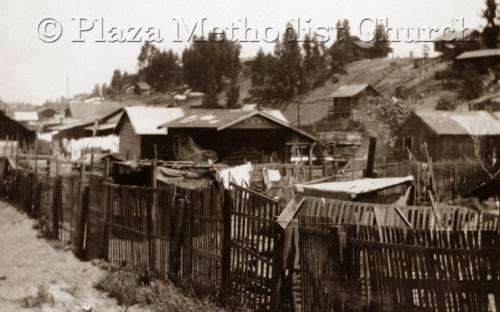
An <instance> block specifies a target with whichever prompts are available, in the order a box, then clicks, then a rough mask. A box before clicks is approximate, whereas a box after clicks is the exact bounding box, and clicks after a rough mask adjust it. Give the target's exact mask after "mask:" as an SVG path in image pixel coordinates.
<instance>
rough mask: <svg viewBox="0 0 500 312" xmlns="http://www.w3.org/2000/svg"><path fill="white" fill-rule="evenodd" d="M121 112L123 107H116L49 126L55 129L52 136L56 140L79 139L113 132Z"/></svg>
mask: <svg viewBox="0 0 500 312" xmlns="http://www.w3.org/2000/svg"><path fill="white" fill-rule="evenodd" d="M122 113H123V109H122V108H118V109H116V110H114V111H112V112H110V113H106V114H104V115H97V116H94V117H93V118H86V119H84V120H74V119H71V122H69V123H67V124H66V123H63V124H61V125H56V126H53V127H51V129H52V130H57V134H55V135H54V136H53V138H54V139H56V140H62V139H81V138H87V137H94V136H106V135H110V134H113V133H114V130H115V127H116V125H117V124H118V120H119V119H120V116H121V114H122Z"/></svg>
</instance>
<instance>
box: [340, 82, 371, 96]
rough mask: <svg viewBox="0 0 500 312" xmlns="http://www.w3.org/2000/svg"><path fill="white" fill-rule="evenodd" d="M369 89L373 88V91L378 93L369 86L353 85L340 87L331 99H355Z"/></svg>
mask: <svg viewBox="0 0 500 312" xmlns="http://www.w3.org/2000/svg"><path fill="white" fill-rule="evenodd" d="M367 88H371V89H372V90H373V91H375V92H376V93H377V91H376V90H375V89H374V88H373V87H372V86H370V85H369V84H351V85H344V86H341V87H339V88H338V89H337V90H335V91H334V92H333V93H332V94H331V95H330V97H332V98H343V97H353V96H356V95H358V94H360V93H361V92H363V91H364V90H365V89H367Z"/></svg>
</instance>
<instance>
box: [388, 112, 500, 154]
mask: <svg viewBox="0 0 500 312" xmlns="http://www.w3.org/2000/svg"><path fill="white" fill-rule="evenodd" d="M499 118H500V114H498V113H490V112H487V111H472V112H448V111H425V112H424V111H419V112H413V113H412V114H411V115H410V116H409V117H408V118H407V119H406V121H404V122H403V123H402V124H401V126H399V127H398V128H397V129H396V130H395V131H394V133H393V134H394V138H395V147H396V150H397V152H396V153H397V156H399V158H408V152H407V149H409V150H411V152H412V154H413V155H414V156H415V157H416V158H417V159H418V160H421V161H427V157H426V153H425V148H424V143H427V147H428V151H429V156H430V157H432V159H433V160H434V161H437V160H442V159H464V158H472V159H474V158H475V157H476V156H475V148H474V140H473V138H474V139H477V140H478V141H479V142H480V144H481V147H480V150H481V152H482V153H489V154H491V155H492V156H493V155H499V154H498V152H500V120H499ZM483 156H485V155H483Z"/></svg>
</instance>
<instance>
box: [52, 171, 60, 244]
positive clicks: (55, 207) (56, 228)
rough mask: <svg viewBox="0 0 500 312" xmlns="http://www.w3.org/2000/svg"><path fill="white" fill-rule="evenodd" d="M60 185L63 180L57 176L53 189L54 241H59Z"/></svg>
mask: <svg viewBox="0 0 500 312" xmlns="http://www.w3.org/2000/svg"><path fill="white" fill-rule="evenodd" d="M60 184H61V178H60V177H59V176H56V177H55V179H54V185H53V189H52V231H53V238H54V239H59V208H60V205H59V201H60V199H61V198H60V196H59V195H60V193H59V190H60V186H61V185H60Z"/></svg>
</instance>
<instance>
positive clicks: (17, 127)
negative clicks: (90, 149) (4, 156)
mask: <svg viewBox="0 0 500 312" xmlns="http://www.w3.org/2000/svg"><path fill="white" fill-rule="evenodd" d="M35 139H36V132H35V131H33V130H31V129H29V128H27V127H26V126H25V125H23V124H22V123H21V122H18V121H16V120H14V119H13V118H10V117H9V116H7V115H6V114H5V113H4V112H2V111H0V140H19V141H20V142H23V143H27V144H31V143H33V142H34V141H35Z"/></svg>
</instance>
